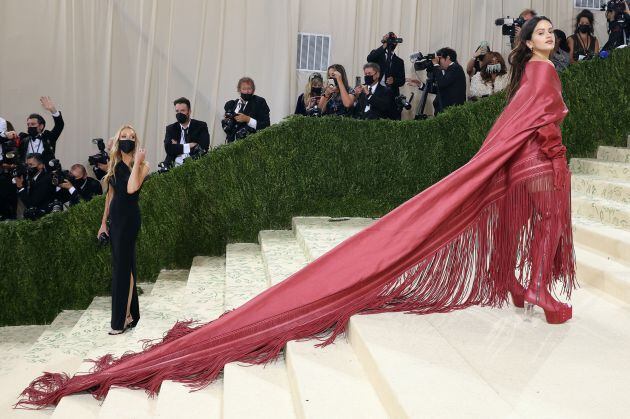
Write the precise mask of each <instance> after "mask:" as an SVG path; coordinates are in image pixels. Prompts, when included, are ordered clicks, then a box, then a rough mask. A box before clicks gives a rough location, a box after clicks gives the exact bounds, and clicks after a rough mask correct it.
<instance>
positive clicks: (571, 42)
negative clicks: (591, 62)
mask: <svg viewBox="0 0 630 419" xmlns="http://www.w3.org/2000/svg"><path fill="white" fill-rule="evenodd" d="M567 44H568V45H569V64H573V63H574V62H575V60H574V59H573V48H574V47H575V45H574V44H573V38H571V37H569V38H568V39H567Z"/></svg>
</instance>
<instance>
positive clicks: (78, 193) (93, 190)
mask: <svg viewBox="0 0 630 419" xmlns="http://www.w3.org/2000/svg"><path fill="white" fill-rule="evenodd" d="M72 186H74V192H73V193H70V191H69V190H66V189H61V191H60V193H59V194H58V195H59V198H60V200H61V202H70V205H76V204H78V203H79V202H80V201H82V200H83V201H89V200H90V199H92V198H93V197H95V196H96V195H103V188H102V186H101V182H99V181H98V180H96V179H94V178H93V177H87V178H85V180H77V181H73V182H72Z"/></svg>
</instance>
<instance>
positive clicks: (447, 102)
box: [433, 63, 466, 114]
mask: <svg viewBox="0 0 630 419" xmlns="http://www.w3.org/2000/svg"><path fill="white" fill-rule="evenodd" d="M433 77H434V79H435V83H436V84H437V90H434V93H436V92H437V94H436V97H435V99H434V100H433V108H434V109H435V113H436V114H437V113H439V112H442V111H443V110H444V109H446V108H448V107H449V106H453V105H462V104H464V103H466V73H465V72H464V69H463V68H462V66H461V65H459V63H453V64H451V65H450V66H449V67H448V68H447V69H446V71H445V72H444V74H442V69H441V68H440V67H438V66H435V67H433Z"/></svg>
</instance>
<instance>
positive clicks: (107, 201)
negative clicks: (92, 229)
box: [96, 186, 115, 238]
mask: <svg viewBox="0 0 630 419" xmlns="http://www.w3.org/2000/svg"><path fill="white" fill-rule="evenodd" d="M114 193H115V192H114V188H112V187H111V186H109V187H108V188H107V195H106V196H105V208H104V209H103V218H102V219H101V227H100V228H99V229H98V233H97V234H96V237H97V238H98V237H99V236H100V235H101V233H105V234H108V231H107V219H108V218H109V204H110V202H112V198H113V197H114Z"/></svg>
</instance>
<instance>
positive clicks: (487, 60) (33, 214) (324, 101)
mask: <svg viewBox="0 0 630 419" xmlns="http://www.w3.org/2000/svg"><path fill="white" fill-rule="evenodd" d="M602 10H605V12H606V19H607V23H608V33H609V35H610V37H609V40H608V42H607V43H606V44H605V45H604V47H602V50H604V51H608V50H610V49H613V48H616V47H618V46H620V45H622V44H627V38H628V35H629V34H630V30H628V28H629V26H630V25H629V24H628V23H629V21H630V19H629V16H630V12H629V7H628V2H627V1H626V0H611V1H608V2H607V3H606V4H605V6H604V8H603V9H602ZM534 16H536V12H535V11H534V10H532V9H526V10H524V11H523V12H522V13H521V14H520V15H519V17H518V18H516V19H510V18H501V19H497V20H496V22H495V24H496V25H497V26H501V27H502V34H503V35H505V36H508V37H509V39H510V42H511V43H512V45H513V44H514V42H517V41H515V40H516V39H517V35H518V33H519V31H520V28H521V26H522V25H523V24H524V23H525V22H526V21H527V20H529V19H531V18H532V17H534ZM593 25H594V17H593V13H592V12H591V11H589V10H583V11H582V12H580V13H579V14H578V15H577V17H576V22H575V28H574V31H573V34H572V35H570V36H569V37H567V36H566V35H565V33H564V32H563V31H561V30H559V29H556V30H555V35H556V45H555V49H554V52H553V54H552V56H551V57H550V59H551V61H552V62H553V64H554V65H555V66H556V69H557V70H558V71H562V70H564V69H565V68H567V67H568V66H569V65H571V64H573V63H576V62H579V61H584V60H590V59H593V58H595V57H598V56H599V54H600V46H599V41H598V40H597V38H596V37H595V36H594V34H593V33H594V31H593ZM402 42H403V39H402V38H399V37H397V35H396V34H394V33H393V32H389V33H387V34H386V35H384V36H383V38H382V39H381V45H380V46H379V47H377V48H375V49H374V50H372V51H371V52H370V53H369V54H368V56H367V59H366V61H367V62H366V64H365V65H364V66H363V79H362V80H357V82H356V85H354V86H353V85H351V83H350V80H349V79H348V75H347V73H346V70H345V68H344V67H343V66H342V65H340V64H333V65H331V66H329V67H328V69H327V72H326V74H325V76H324V75H322V74H321V73H313V74H311V75H310V76H309V78H308V81H307V83H306V86H305V89H304V92H303V93H301V94H300V96H299V97H298V99H297V104H296V107H295V114H299V115H305V116H316V117H323V116H344V117H353V118H358V119H392V120H399V119H401V113H402V111H403V109H407V110H409V109H411V101H412V99H413V96H414V95H415V93H412V94H411V96H410V97H409V98H407V97H406V96H405V95H402V94H400V88H401V87H402V86H403V85H405V83H408V84H409V85H411V86H416V87H417V88H418V89H419V90H418V93H419V94H420V95H421V100H420V104H419V106H418V109H417V112H416V115H415V118H416V119H424V118H426V117H427V115H426V114H425V112H424V111H425V106H426V102H427V98H428V95H429V94H432V95H434V99H433V108H434V114H439V113H440V112H443V111H444V110H445V109H446V108H448V107H450V106H455V105H460V104H463V103H465V102H466V101H467V100H479V99H480V98H483V97H486V96H490V95H492V94H495V93H497V92H499V91H501V90H503V89H504V88H505V87H506V86H507V84H508V74H507V66H506V63H505V59H504V58H503V56H502V55H501V54H500V53H499V52H495V51H491V49H490V46H489V44H488V42H486V41H483V42H481V44H480V45H479V47H478V48H477V49H476V51H475V52H474V54H473V57H472V58H471V59H470V60H469V61H468V62H467V64H466V67H465V69H464V67H462V66H461V65H460V64H459V62H458V60H457V53H456V51H454V50H453V49H451V48H448V47H445V48H441V49H439V50H438V51H436V52H435V53H434V54H426V55H423V54H422V53H421V52H418V53H416V54H413V55H412V56H411V57H410V58H411V61H412V62H413V70H414V73H416V74H418V73H419V72H422V71H425V72H426V80H425V81H420V80H418V79H416V78H406V76H405V65H404V61H403V60H402V59H401V58H400V57H398V56H397V55H396V53H395V50H396V47H397V46H398V45H399V44H400V43H402ZM466 76H468V77H469V81H470V90H469V91H467V80H466ZM236 87H237V93H238V97H237V98H236V99H234V100H229V101H227V102H226V103H225V106H224V117H223V119H222V121H221V125H222V127H223V130H224V132H225V135H226V140H225V142H226V143H231V142H234V141H238V140H241V139H243V138H245V137H246V136H247V135H249V134H251V133H253V132H256V131H259V130H262V129H264V128H266V127H268V126H269V125H270V116H269V114H270V110H269V106H268V105H267V102H266V101H265V99H264V98H262V97H260V96H257V95H256V94H255V91H256V85H255V83H254V80H252V79H251V78H249V77H243V78H241V79H240V80H239V81H238V83H237V86H236ZM40 102H41V104H42V106H43V108H44V109H46V110H47V111H48V112H50V114H51V116H52V119H53V121H54V125H53V128H52V130H47V129H46V120H45V119H44V118H43V117H42V116H41V115H39V114H36V113H33V114H30V115H29V116H28V118H27V120H26V132H20V133H18V132H17V131H16V130H15V129H14V127H13V126H12V125H11V123H10V122H8V121H6V120H5V119H3V118H1V117H0V221H2V220H11V219H15V218H21V217H23V218H26V219H37V218H40V217H41V216H43V215H44V214H46V213H50V212H57V211H62V210H63V209H64V208H67V207H69V206H72V205H76V204H77V203H79V202H81V201H89V200H90V199H92V198H93V197H94V196H96V195H101V194H102V193H103V190H102V187H101V183H100V180H101V179H102V178H103V176H105V174H106V173H107V170H108V162H109V155H108V147H107V146H108V144H106V143H105V141H104V140H103V139H94V140H93V143H94V144H95V145H96V146H97V147H98V153H96V154H94V155H92V156H89V158H88V161H89V165H90V167H91V168H92V170H93V172H94V175H95V178H92V177H89V176H88V172H87V170H86V168H85V166H83V165H81V164H74V165H73V166H72V167H71V168H70V169H69V170H64V169H63V168H62V166H61V164H60V162H59V160H58V159H57V158H56V157H55V149H56V144H57V141H58V139H59V137H60V135H61V133H62V131H63V128H64V120H63V117H62V115H61V112H59V111H58V110H57V108H56V106H55V104H54V103H53V101H52V100H51V99H50V97H42V98H41V99H40ZM173 106H174V112H175V120H176V122H174V123H173V124H170V125H168V126H167V127H166V129H165V136H164V150H165V152H166V159H165V160H164V161H163V162H161V163H159V165H158V173H161V172H166V171H168V170H170V169H171V168H172V167H175V166H179V165H182V164H184V162H185V161H186V160H187V159H195V158H198V157H200V156H203V155H204V154H205V153H207V152H208V149H209V147H210V134H209V130H208V125H207V123H206V122H204V121H199V120H196V119H192V118H191V112H192V109H191V104H190V101H189V100H188V99H186V98H184V97H182V98H179V99H176V100H175V101H174V102H173Z"/></svg>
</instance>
